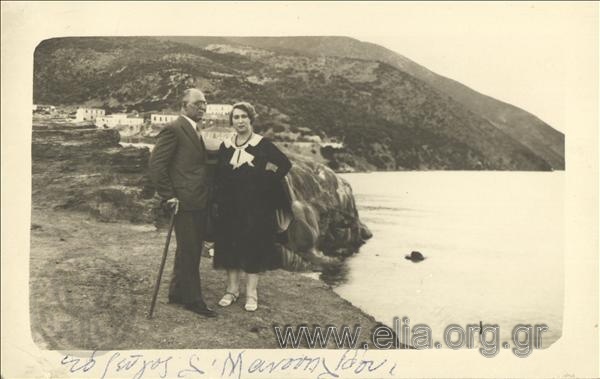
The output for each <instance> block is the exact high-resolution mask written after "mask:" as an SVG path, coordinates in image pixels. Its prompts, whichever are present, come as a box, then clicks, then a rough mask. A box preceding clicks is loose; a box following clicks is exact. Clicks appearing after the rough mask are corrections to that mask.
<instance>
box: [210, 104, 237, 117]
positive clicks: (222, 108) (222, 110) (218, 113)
mask: <svg viewBox="0 0 600 379" xmlns="http://www.w3.org/2000/svg"><path fill="white" fill-rule="evenodd" d="M232 108H233V107H232V106H231V105H230V104H208V105H206V115H205V116H208V117H209V118H211V117H215V118H223V117H228V116H229V113H230V112H231V109H232Z"/></svg>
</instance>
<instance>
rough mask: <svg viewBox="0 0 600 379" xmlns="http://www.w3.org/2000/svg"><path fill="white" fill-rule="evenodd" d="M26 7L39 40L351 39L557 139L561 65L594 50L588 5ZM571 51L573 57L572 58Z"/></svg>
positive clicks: (565, 70) (569, 76)
mask: <svg viewBox="0 0 600 379" xmlns="http://www.w3.org/2000/svg"><path fill="white" fill-rule="evenodd" d="M17 7H18V6H15V7H13V8H17ZM35 7H36V8H37V9H39V11H38V12H32V11H29V12H28V13H27V15H28V16H27V21H28V22H29V24H31V25H35V30H36V32H37V33H38V35H39V38H40V39H44V38H51V37H57V36H63V35H64V36H85V35H93V36H97V35H138V36H143V35H215V36H218V35H233V36H236V35H237V36H281V35H342V36H350V37H355V38H357V39H360V40H362V41H369V42H374V43H377V44H380V45H382V46H385V47H387V48H389V49H391V50H394V51H395V52H397V53H400V54H402V55H404V56H405V57H407V58H409V59H412V60H413V61H415V62H417V63H419V64H421V65H423V66H425V67H427V68H428V69H430V70H432V71H434V72H436V73H438V74H440V75H443V76H447V77H449V78H452V79H455V80H457V81H459V82H461V83H463V84H465V85H467V86H469V87H471V88H473V89H475V90H477V91H479V92H481V93H484V94H487V95H490V96H492V97H494V98H496V99H499V100H503V101H506V102H508V103H511V104H513V105H516V106H518V107H521V108H523V109H525V110H527V111H529V112H531V113H533V114H534V115H536V116H538V117H539V118H541V119H542V120H544V121H546V122H547V123H548V124H550V125H551V126H553V127H554V128H556V129H558V130H561V131H564V130H565V128H566V125H565V114H564V110H565V105H564V101H565V92H566V91H567V90H568V88H569V85H570V84H572V83H575V82H576V81H583V79H585V78H580V77H578V75H579V73H578V72H574V71H575V70H574V69H573V67H576V66H577V65H576V64H574V63H573V62H572V61H570V60H571V59H573V58H572V57H574V56H580V57H581V56H582V54H581V53H582V51H583V52H584V53H585V51H586V50H585V48H586V47H588V46H589V45H590V34H594V33H595V34H594V35H593V37H592V38H593V39H595V41H596V43H597V41H598V30H597V17H598V4H597V3H593V2H588V3H572V2H564V3H557V2H552V3H513V2H510V3H508V2H507V3H496V2H492V3H470V2H469V3H446V2H425V3H407V2H398V3H396V2H326V3H318V2H293V3H282V2H260V3H252V2H243V3H239V2H238V3H234V2H213V3H207V2H200V3H196V2H176V3H173V2H169V3H166V2H127V3H121V2H108V3H95V2H89V3H88V2H76V3H75V2H73V3H70V2H66V3H49V4H47V3H43V2H42V3H36V4H35ZM4 19H5V20H10V19H11V18H10V17H5V18H4ZM48 20H52V22H48ZM594 22H595V23H596V24H594ZM593 25H596V26H595V27H594V26H593ZM6 38H9V37H8V36H7V37H6ZM584 44H585V45H584ZM582 49H583V50H582ZM575 50H577V51H576V52H577V54H572V52H573V51H575ZM588 50H590V51H591V49H589V48H588ZM590 60H591V59H590ZM565 81H570V82H569V83H566V82H565ZM571 87H572V86H571Z"/></svg>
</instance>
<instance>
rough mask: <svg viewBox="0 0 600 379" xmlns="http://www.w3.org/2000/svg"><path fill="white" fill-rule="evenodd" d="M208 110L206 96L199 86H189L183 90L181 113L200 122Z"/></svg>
mask: <svg viewBox="0 0 600 379" xmlns="http://www.w3.org/2000/svg"><path fill="white" fill-rule="evenodd" d="M204 112H206V97H204V93H203V92H202V91H200V90H199V89H198V88H188V89H186V90H185V91H183V98H182V99H181V114H183V115H186V116H187V117H189V118H191V119H192V120H194V121H196V122H198V121H200V120H202V117H203V116H204Z"/></svg>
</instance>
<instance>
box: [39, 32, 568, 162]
mask: <svg viewBox="0 0 600 379" xmlns="http://www.w3.org/2000/svg"><path fill="white" fill-rule="evenodd" d="M303 38H304V37H302V38H300V39H295V40H293V41H292V42H293V43H290V42H289V41H288V42H287V43H286V44H282V45H283V46H275V47H274V46H272V45H273V43H271V44H270V45H269V44H266V43H264V42H261V41H260V39H254V40H244V41H242V40H240V39H237V40H230V39H223V38H219V37H211V38H209V39H202V38H196V37H190V38H187V39H180V38H179V39H178V40H177V41H172V40H166V39H158V38H134V37H128V38H61V39H51V40H46V41H43V42H42V43H41V44H40V45H39V46H38V47H37V49H36V51H35V59H34V102H36V103H50V104H54V105H90V106H102V107H105V108H107V109H108V110H111V109H119V110H137V111H139V112H148V111H152V110H163V109H169V108H171V109H176V108H177V107H178V104H177V101H178V98H179V97H180V94H181V91H183V90H184V89H185V88H187V87H190V86H198V87H200V88H202V89H204V90H205V91H206V93H207V96H208V98H209V101H210V102H214V103H219V102H225V103H231V102H234V101H238V100H241V99H244V100H248V101H250V102H252V103H254V104H255V105H256V106H257V109H258V112H259V114H260V119H259V121H258V122H257V128H258V129H259V131H260V132H262V133H265V134H269V133H271V134H274V133H278V132H298V131H300V130H302V131H303V133H307V134H314V135H319V136H321V137H335V138H337V139H339V140H342V141H343V142H344V145H345V149H344V150H343V151H337V152H333V153H331V154H330V155H331V158H332V162H335V163H336V164H340V163H341V164H347V163H349V164H350V165H352V160H356V161H364V162H367V164H368V165H371V166H372V167H375V168H377V169H383V170H423V169H454V170H456V169H467V170H473V169H493V170H552V169H563V168H564V157H563V155H562V153H561V152H562V150H561V146H562V144H561V143H560V142H561V141H562V139H561V137H562V138H563V139H564V136H562V134H560V133H559V134H558V137H557V138H555V139H556V141H558V142H557V143H555V144H550V143H548V144H546V143H545V142H544V141H546V140H547V139H551V138H550V137H548V138H546V135H550V134H552V133H550V132H548V130H547V129H548V128H549V129H551V128H550V127H547V128H545V127H543V126H542V127H540V126H539V125H537V124H535V123H533V122H530V119H531V117H533V116H531V115H529V116H531V117H524V116H523V114H526V112H523V111H520V110H517V111H513V113H514V114H517V116H518V117H517V116H515V117H516V118H518V119H519V120H521V121H520V123H519V124H515V123H512V121H511V119H510V118H507V117H504V118H502V119H499V118H493V117H491V116H490V117H486V116H485V114H483V113H485V112H484V110H485V109H487V108H486V107H485V106H482V107H481V110H479V111H478V112H475V111H474V110H473V109H478V106H476V105H473V104H471V105H469V104H465V101H464V99H463V100H462V102H461V100H460V99H457V98H458V97H459V96H457V95H454V96H453V95H449V94H448V93H446V92H444V91H442V90H440V88H438V87H440V86H437V87H436V86H435V85H433V84H432V82H431V80H430V81H427V80H424V78H420V77H419V76H418V75H417V74H416V73H415V72H411V70H409V69H408V68H407V67H408V66H407V64H405V65H404V66H402V65H401V64H399V63H398V64H394V62H391V60H388V62H387V63H386V62H385V61H382V60H378V59H379V58H380V57H378V56H377V55H376V54H374V55H373V56H372V57H370V58H369V57H364V56H358V55H360V54H359V53H358V52H357V51H361V49H360V48H359V47H356V48H352V49H350V48H349V49H346V50H345V51H342V53H339V51H340V50H339V49H338V50H336V49H331V51H332V54H331V55H332V56H327V55H324V54H317V53H318V51H316V52H315V51H309V50H310V49H309V48H308V47H310V46H315V43H314V41H313V40H311V39H310V37H307V38H308V39H303ZM274 41H275V40H274ZM325 41H328V40H327V39H325ZM332 41H333V42H335V40H332ZM259 42H260V43H259ZM357 42H358V41H357ZM278 43H279V42H278ZM290 46H291V47H294V46H296V48H295V49H294V48H291V47H290ZM316 46H318V45H316ZM365 51H367V50H365ZM333 53H335V54H333ZM364 54H366V55H369V54H370V53H367V52H365V53H364ZM333 55H337V56H333ZM412 71H415V70H412ZM465 88H466V87H465ZM492 100H493V99H492ZM494 101H495V100H494ZM507 106H508V105H507ZM508 107H510V106H508ZM513 108H514V107H513ZM515 109H516V108H515ZM482 112H483V113H482ZM515 112H516V113H515ZM519 112H521V113H519ZM505 114H509V113H507V112H505ZM511 114H512V113H511ZM526 115H527V114H526ZM498 120H504V121H502V122H499V121H498ZM538 121H539V120H538ZM544 125H545V124H544ZM551 131H553V129H551ZM556 133H558V132H556ZM523 136H537V137H536V138H537V139H536V138H533V137H523ZM557 146H558V147H557ZM551 153H552V154H554V153H555V155H558V156H555V155H552V154H551ZM561 159H562V161H561ZM336 160H337V161H338V162H336ZM561 162H562V166H561Z"/></svg>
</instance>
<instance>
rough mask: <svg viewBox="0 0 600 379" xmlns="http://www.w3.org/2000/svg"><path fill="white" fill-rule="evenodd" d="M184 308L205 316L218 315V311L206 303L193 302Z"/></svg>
mask: <svg viewBox="0 0 600 379" xmlns="http://www.w3.org/2000/svg"><path fill="white" fill-rule="evenodd" d="M184 308H185V309H187V310H188V311H192V312H194V313H197V314H199V315H201V316H204V317H217V313H216V312H215V311H213V310H212V309H210V308H209V307H207V306H206V304H200V303H192V304H185V305H184Z"/></svg>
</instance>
